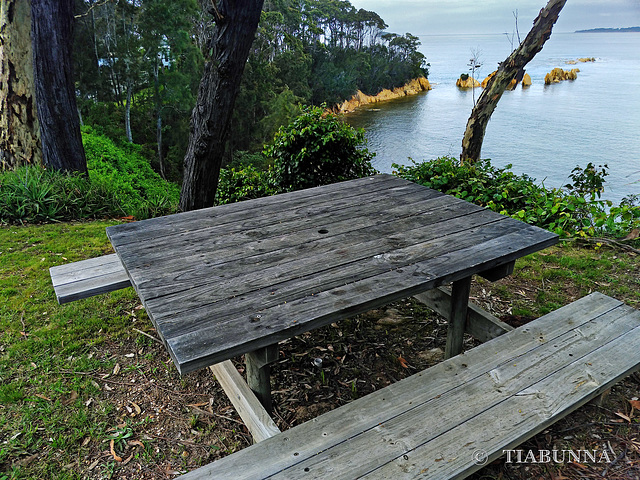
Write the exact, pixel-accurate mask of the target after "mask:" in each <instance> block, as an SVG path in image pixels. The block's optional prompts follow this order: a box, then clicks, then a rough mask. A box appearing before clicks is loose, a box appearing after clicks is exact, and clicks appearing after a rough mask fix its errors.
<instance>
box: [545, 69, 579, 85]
mask: <svg viewBox="0 0 640 480" xmlns="http://www.w3.org/2000/svg"><path fill="white" fill-rule="evenodd" d="M579 71H580V69H579V68H572V69H571V70H563V69H561V68H560V67H556V68H554V69H553V70H551V71H550V72H549V73H547V74H546V75H545V76H544V84H545V85H551V84H552V83H558V82H562V81H563V80H575V79H576V78H578V72H579Z"/></svg>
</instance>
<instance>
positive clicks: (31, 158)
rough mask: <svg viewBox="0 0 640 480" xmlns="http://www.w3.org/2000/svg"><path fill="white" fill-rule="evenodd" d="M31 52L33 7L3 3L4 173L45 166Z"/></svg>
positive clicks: (0, 116) (0, 146)
mask: <svg viewBox="0 0 640 480" xmlns="http://www.w3.org/2000/svg"><path fill="white" fill-rule="evenodd" d="M34 91H35V90H34V83H33V53H32V49H31V5H30V2H28V1H26V0H2V1H1V2H0V170H5V169H14V168H16V167H19V166H22V165H30V164H36V165H40V164H42V150H41V148H40V126H39V124H38V117H37V114H36V99H35V95H34Z"/></svg>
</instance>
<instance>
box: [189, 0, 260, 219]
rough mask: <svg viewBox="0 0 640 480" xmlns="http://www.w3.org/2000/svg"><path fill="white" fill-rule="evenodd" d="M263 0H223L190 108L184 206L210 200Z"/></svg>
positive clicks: (192, 207) (208, 203) (193, 207)
mask: <svg viewBox="0 0 640 480" xmlns="http://www.w3.org/2000/svg"><path fill="white" fill-rule="evenodd" d="M263 3H264V0H247V1H244V2H238V1H234V0H221V1H220V2H218V4H217V8H216V10H215V12H211V13H212V14H214V13H215V17H216V26H215V29H214V30H213V34H212V36H211V38H210V39H208V41H207V44H206V45H207V47H206V50H207V51H206V52H205V56H207V57H208V61H207V62H206V64H205V68H204V73H203V75H202V80H201V81H200V87H199V89H198V99H197V102H196V106H195V107H194V109H193V111H192V113H191V129H190V135H189V146H188V147H187V153H186V155H185V158H184V180H183V183H182V193H181V195H180V208H181V209H182V210H183V211H186V210H196V209H198V208H204V207H210V206H212V205H213V202H214V199H215V194H216V189H217V186H218V178H219V176H220V168H221V166H222V160H223V158H224V152H225V144H226V142H227V138H228V133H229V124H230V120H231V114H232V112H233V107H234V104H235V101H236V97H237V95H238V91H239V88H240V79H241V77H242V72H243V71H244V66H245V64H246V63H247V57H248V56H249V50H250V48H251V44H252V43H253V39H254V35H255V32H256V29H257V27H258V21H259V20H260V13H261V11H262V5H263Z"/></svg>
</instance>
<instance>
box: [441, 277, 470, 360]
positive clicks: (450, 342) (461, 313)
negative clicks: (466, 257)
mask: <svg viewBox="0 0 640 480" xmlns="http://www.w3.org/2000/svg"><path fill="white" fill-rule="evenodd" d="M470 291H471V277H467V278H463V279H462V280H458V281H456V282H453V285H452V287H451V315H450V316H449V328H448V330H447V346H446V347H445V351H444V358H445V359H447V358H451V357H455V356H456V355H458V354H459V353H461V352H462V341H463V338H464V330H465V324H466V321H467V306H468V305H469V292H470Z"/></svg>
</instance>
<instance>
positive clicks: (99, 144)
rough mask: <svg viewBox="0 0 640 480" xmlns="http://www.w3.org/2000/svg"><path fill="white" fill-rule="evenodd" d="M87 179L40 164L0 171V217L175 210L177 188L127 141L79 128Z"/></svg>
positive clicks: (46, 218) (40, 218)
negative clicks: (121, 144)
mask: <svg viewBox="0 0 640 480" xmlns="http://www.w3.org/2000/svg"><path fill="white" fill-rule="evenodd" d="M83 143H84V148H85V151H86V154H87V164H88V167H89V178H87V177H85V176H81V175H77V174H65V173H61V172H56V171H50V170H45V169H43V168H41V167H36V166H32V167H25V168H21V169H19V170H16V171H5V172H1V173H0V222H8V223H17V222H28V223H37V222H51V221H62V220H77V219H89V218H104V217H122V216H131V217H134V218H138V219H140V218H149V217H154V216H158V215H164V214H168V213H172V212H175V211H176V210H177V204H178V196H179V193H180V191H179V187H178V186H177V185H175V184H172V183H169V182H166V181H164V180H163V179H162V178H160V176H159V175H158V174H157V173H155V172H154V171H153V170H152V169H151V167H150V166H149V163H148V161H147V160H146V159H145V158H144V157H143V156H142V155H140V153H139V152H138V150H139V147H138V146H136V145H133V144H128V145H126V146H125V147H118V146H116V145H115V144H114V142H113V141H112V140H110V139H109V138H107V137H105V136H103V135H98V134H96V133H95V132H93V131H92V130H91V129H90V128H86V127H85V129H84V132H83Z"/></svg>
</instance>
